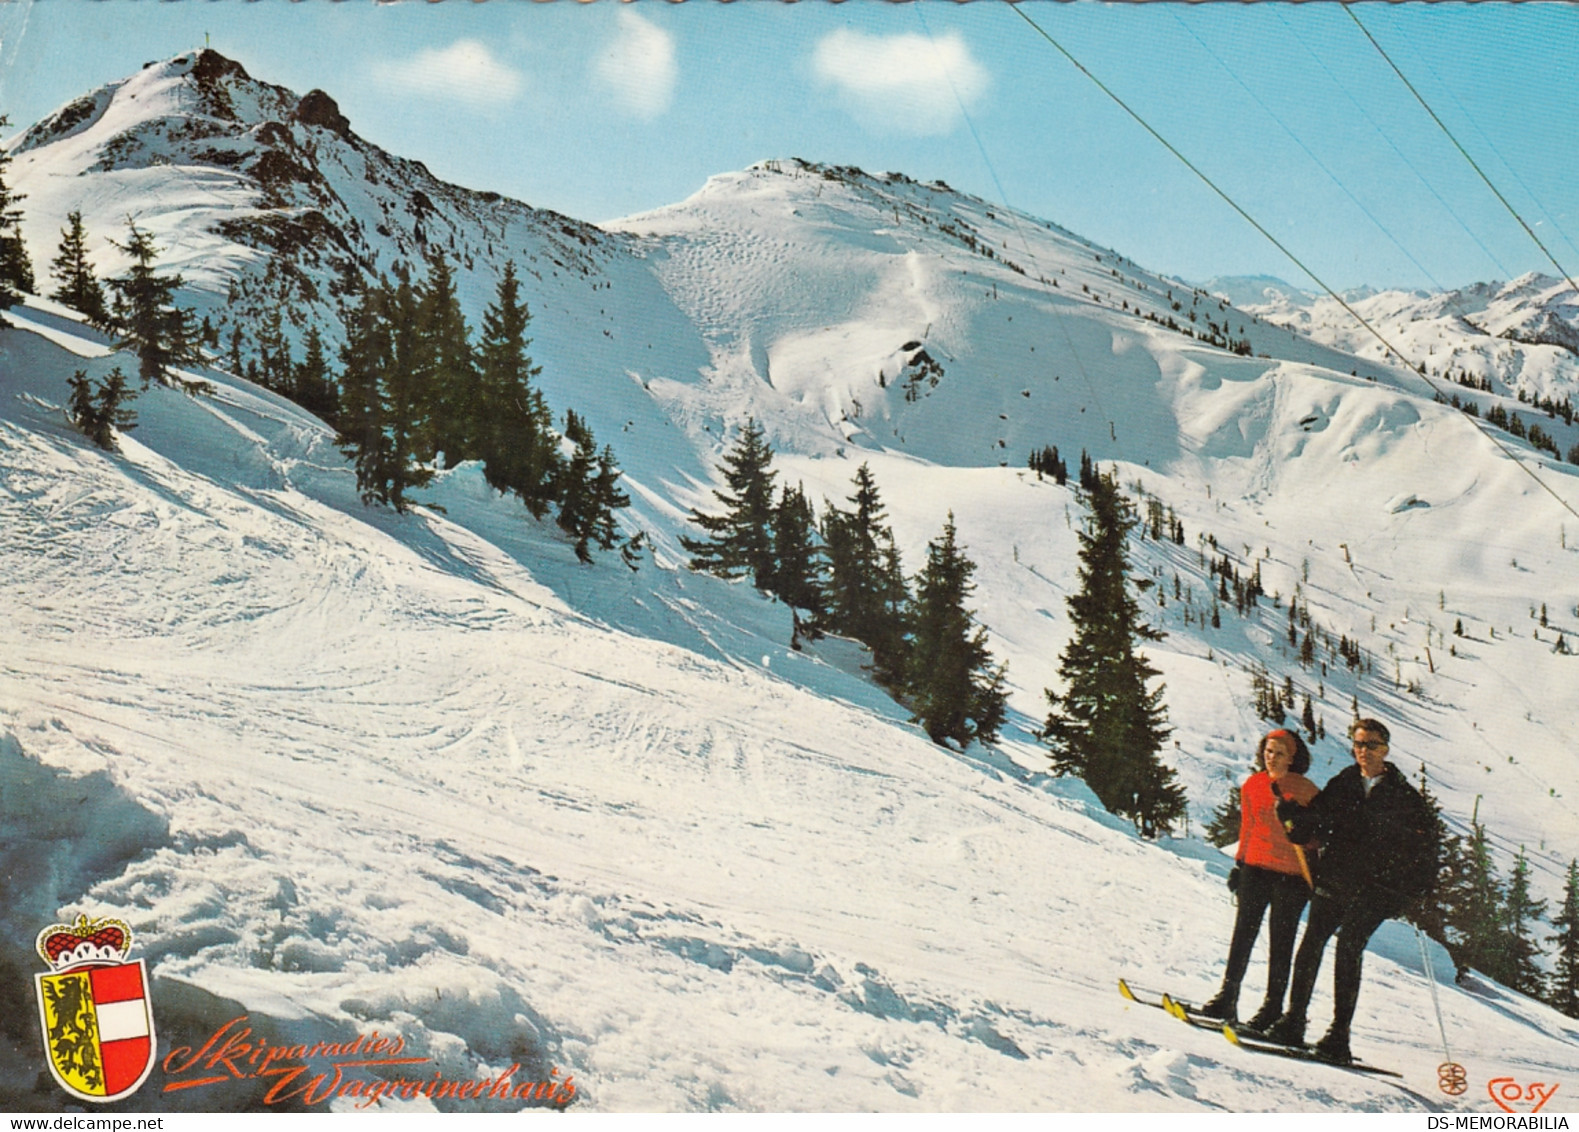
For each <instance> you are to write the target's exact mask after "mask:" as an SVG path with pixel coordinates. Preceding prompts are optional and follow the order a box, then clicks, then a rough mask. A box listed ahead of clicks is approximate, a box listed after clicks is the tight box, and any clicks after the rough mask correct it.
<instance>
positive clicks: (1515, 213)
mask: <svg viewBox="0 0 1579 1132" xmlns="http://www.w3.org/2000/svg"><path fill="white" fill-rule="evenodd" d="M1343 10H1344V11H1345V12H1346V13H1348V16H1349V19H1351V20H1353V21H1354V26H1355V27H1357V28H1359V29H1360V31H1361V32H1362V33H1363V34H1364V36H1365V38H1366V39H1368V40H1370V41H1371V46H1372V47H1374V48H1376V52H1377V54H1379V55H1380V56H1381V57H1382V58H1383V59H1384V60H1386V61H1387V65H1388V66H1389V67H1391V68H1392V70H1393V74H1395V75H1397V76H1398V78H1399V81H1401V82H1402V83H1403V84H1404V86H1406V87H1408V88H1409V93H1410V94H1412V95H1414V96H1415V101H1417V102H1418V103H1420V105H1421V106H1422V107H1423V108H1424V109H1425V112H1426V113H1427V114H1429V115H1430V116H1431V120H1432V121H1433V122H1435V123H1436V124H1437V126H1438V127H1439V128H1440V129H1441V130H1442V133H1444V134H1445V135H1447V139H1448V141H1450V142H1452V143H1453V148H1455V149H1457V150H1458V152H1459V153H1460V155H1462V156H1463V158H1464V160H1465V161H1467V162H1469V167H1470V168H1471V169H1473V170H1474V171H1475V172H1476V173H1477V174H1479V176H1480V179H1481V180H1482V181H1484V182H1485V183H1486V187H1487V188H1488V189H1490V190H1491V192H1492V195H1493V196H1495V197H1496V198H1497V199H1498V200H1499V201H1501V202H1502V207H1504V208H1506V209H1507V210H1508V214H1509V215H1510V216H1512V217H1513V219H1515V220H1517V221H1518V222H1519V227H1521V228H1523V229H1524V231H1525V233H1526V234H1527V235H1528V236H1529V237H1530V239H1531V240H1534V241H1535V246H1536V247H1538V248H1540V249H1541V251H1542V253H1544V254H1545V256H1546V258H1547V259H1549V260H1550V261H1551V264H1552V266H1553V267H1555V268H1556V269H1557V272H1558V274H1559V275H1561V276H1562V277H1563V278H1564V279H1566V280H1567V281H1568V286H1570V287H1572V288H1573V289H1574V291H1575V293H1579V283H1575V282H1574V280H1573V276H1572V275H1570V274H1569V273H1568V271H1567V269H1566V268H1564V267H1563V265H1562V264H1560V263H1558V262H1557V257H1556V256H1554V255H1552V253H1551V251H1550V249H1548V248H1547V246H1546V245H1545V244H1544V243H1542V242H1541V238H1540V237H1539V236H1537V235H1536V234H1535V229H1533V228H1531V227H1530V226H1529V225H1528V224H1527V223H1525V220H1524V217H1522V216H1520V215H1519V210H1518V209H1516V208H1514V207H1513V205H1512V204H1510V203H1509V201H1508V198H1507V197H1505V196H1503V195H1502V192H1501V190H1499V189H1498V188H1497V186H1496V185H1494V184H1492V182H1491V178H1490V177H1488V176H1486V171H1485V170H1484V169H1482V168H1481V167H1480V165H1479V164H1478V163H1477V162H1476V161H1475V159H1474V158H1473V157H1471V156H1470V155H1469V150H1467V149H1465V148H1464V146H1463V144H1462V143H1460V142H1459V140H1458V138H1457V137H1455V136H1454V134H1453V131H1452V130H1450V129H1448V128H1447V123H1446V122H1444V121H1442V119H1441V118H1440V117H1438V116H1437V112H1436V111H1435V110H1433V109H1431V104H1430V103H1429V102H1427V101H1426V100H1425V96H1424V95H1422V94H1421V93H1420V92H1419V91H1418V90H1417V89H1415V84H1414V83H1412V82H1410V81H1409V77H1408V76H1407V75H1405V74H1404V73H1403V71H1402V70H1400V69H1399V67H1398V64H1397V63H1394V62H1393V57H1392V56H1391V55H1389V54H1387V50H1386V49H1385V48H1384V47H1383V46H1382V45H1381V44H1380V43H1378V42H1377V41H1376V37H1375V36H1374V35H1372V34H1371V32H1370V29H1369V28H1367V27H1366V26H1365V25H1364V24H1363V23H1361V22H1360V17H1359V16H1358V15H1357V14H1355V11H1354V7H1353V5H1351V4H1344V5H1343Z"/></svg>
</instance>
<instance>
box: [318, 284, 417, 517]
mask: <svg viewBox="0 0 1579 1132" xmlns="http://www.w3.org/2000/svg"><path fill="white" fill-rule="evenodd" d="M402 282H403V283H404V281H402ZM401 302H405V303H406V309H407V311H409V307H410V289H409V286H407V287H406V290H405V293H404V295H403V296H402V294H401V293H400V292H399V291H398V290H396V289H392V288H390V287H388V286H387V285H378V286H373V285H368V286H366V287H364V289H363V291H362V294H361V296H360V297H359V301H358V303H357V305H356V306H354V307H353V308H351V310H350V311H349V312H348V313H347V317H346V324H345V346H344V347H343V348H342V350H341V355H340V356H341V362H342V365H343V367H344V368H343V372H342V375H341V379H340V387H341V409H340V413H339V417H338V422H337V423H338V428H339V436H338V439H337V443H338V444H339V445H340V447H341V449H342V450H343V451H344V452H345V453H346V454H347V455H348V456H351V457H352V459H353V460H354V461H355V464H356V486H357V490H358V491H359V492H360V493H361V495H362V498H363V500H365V501H367V502H373V501H375V500H376V501H378V502H380V503H388V504H390V505H392V506H393V507H394V508H395V510H396V511H405V510H406V508H407V507H408V506H409V503H408V501H407V499H406V493H407V492H408V491H411V490H413V489H415V488H419V487H422V486H423V485H425V484H426V483H427V482H428V481H429V480H430V479H431V478H432V475H433V473H432V470H431V469H428V468H426V467H423V466H422V465H421V464H420V463H418V462H417V460H416V456H415V451H414V440H413V436H414V433H415V431H416V429H417V428H418V427H420V424H421V418H420V403H419V400H418V398H417V397H416V391H415V388H414V383H413V382H412V380H411V375H410V373H409V371H408V369H407V368H406V367H407V365H408V364H409V358H410V355H409V351H410V349H411V346H410V343H409V342H407V343H406V344H405V349H406V350H407V354H406V357H405V358H402V357H401V345H402V344H401V341H400V336H401V332H402V330H403V329H404V327H403V324H402V322H401V321H400V316H401V313H402V312H401V306H400V304H401Z"/></svg>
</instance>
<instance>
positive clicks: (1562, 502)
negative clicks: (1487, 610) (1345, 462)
mask: <svg viewBox="0 0 1579 1132" xmlns="http://www.w3.org/2000/svg"><path fill="white" fill-rule="evenodd" d="M1010 8H1011V10H1012V11H1013V12H1014V14H1015V15H1017V16H1019V17H1020V18H1021V19H1022V20H1024V21H1025V22H1026V23H1027V24H1029V25H1030V26H1031V28H1032V29H1033V30H1034V31H1035V32H1036V33H1037V34H1038V35H1040V36H1041V37H1042V38H1043V39H1045V40H1046V41H1047V42H1048V43H1049V44H1051V45H1052V47H1053V48H1054V49H1055V50H1056V51H1057V52H1058V53H1059V54H1060V55H1062V56H1063V57H1064V58H1065V59H1066V60H1068V61H1069V63H1070V65H1071V66H1073V67H1074V68H1075V69H1076V70H1077V71H1079V72H1080V73H1081V74H1082V75H1084V76H1085V77H1086V78H1088V79H1090V80H1091V82H1092V83H1094V84H1095V85H1096V87H1097V89H1099V90H1100V91H1102V93H1103V94H1105V95H1107V96H1108V98H1110V99H1112V100H1113V102H1115V103H1117V104H1118V106H1119V108H1120V109H1122V110H1123V111H1124V112H1125V113H1126V114H1128V115H1129V116H1130V117H1131V118H1133V119H1134V120H1135V122H1136V123H1137V124H1138V125H1139V126H1140V127H1141V128H1142V129H1144V130H1145V131H1146V132H1147V133H1148V134H1150V135H1151V136H1152V137H1153V138H1154V139H1156V141H1157V143H1158V144H1159V145H1161V146H1162V147H1163V148H1164V149H1166V150H1167V151H1168V152H1169V153H1171V154H1173V156H1174V157H1176V158H1178V160H1179V161H1180V162H1181V163H1183V165H1184V166H1185V168H1187V169H1188V170H1190V172H1192V173H1194V174H1195V175H1196V177H1197V178H1199V179H1200V180H1201V182H1202V183H1204V184H1205V185H1206V187H1207V188H1209V189H1211V190H1212V192H1214V193H1216V194H1217V195H1218V196H1219V197H1221V198H1222V200H1223V201H1224V202H1225V203H1226V204H1227V205H1228V206H1229V207H1230V208H1232V209H1233V210H1234V211H1235V212H1236V213H1238V214H1239V216H1240V217H1241V218H1242V219H1243V220H1244V221H1245V222H1246V223H1247V224H1249V225H1250V226H1251V227H1252V228H1254V229H1255V230H1256V231H1257V232H1259V233H1261V235H1262V236H1263V237H1265V238H1266V240H1267V241H1268V242H1269V243H1271V244H1272V246H1273V247H1275V248H1277V250H1278V251H1280V252H1282V253H1283V254H1284V255H1285V256H1287V257H1288V259H1289V260H1290V261H1291V262H1292V263H1293V264H1294V266H1296V267H1298V268H1299V269H1300V270H1301V271H1303V272H1304V273H1305V274H1306V275H1307V276H1309V277H1310V278H1311V279H1312V280H1313V281H1314V282H1315V283H1316V285H1317V286H1318V287H1320V288H1321V289H1322V290H1323V291H1325V292H1326V293H1327V295H1328V296H1329V297H1330V298H1331V299H1332V300H1333V301H1334V302H1336V303H1337V304H1338V305H1339V306H1340V307H1342V308H1343V309H1344V310H1345V311H1347V312H1348V313H1349V315H1350V317H1352V318H1353V319H1354V320H1355V321H1356V322H1358V323H1359V324H1360V325H1361V326H1363V327H1364V328H1365V329H1366V330H1367V331H1368V332H1369V333H1370V334H1371V336H1372V337H1374V338H1375V339H1376V340H1377V341H1378V342H1380V343H1381V344H1382V347H1383V349H1384V350H1385V351H1387V353H1388V354H1389V355H1392V356H1396V357H1397V358H1398V359H1399V360H1400V361H1401V362H1402V363H1403V365H1404V368H1405V369H1406V370H1408V371H1409V372H1411V373H1414V374H1416V376H1418V377H1419V378H1420V380H1421V381H1423V382H1425V384H1426V385H1427V387H1429V388H1430V390H1431V392H1432V395H1433V396H1434V397H1436V398H1438V399H1441V400H1444V401H1445V400H1446V398H1445V397H1443V396H1442V390H1441V389H1440V388H1439V387H1438V386H1437V383H1436V382H1434V381H1432V380H1431V377H1430V375H1429V374H1427V373H1426V371H1425V366H1424V364H1421V365H1420V366H1418V367H1416V366H1413V365H1411V364H1410V363H1409V361H1408V358H1407V355H1406V354H1405V353H1404V352H1403V351H1402V350H1400V349H1399V348H1397V347H1396V346H1394V345H1393V344H1392V343H1391V342H1390V341H1388V339H1387V337H1386V336H1385V335H1383V334H1382V332H1381V331H1379V330H1377V329H1376V327H1375V326H1373V325H1371V323H1370V321H1369V320H1367V319H1366V318H1365V316H1364V315H1362V314H1360V312H1359V311H1357V310H1355V309H1354V306H1353V305H1352V304H1351V303H1349V302H1348V301H1347V300H1346V299H1344V297H1343V296H1342V295H1340V294H1338V292H1337V291H1336V290H1334V289H1333V288H1332V287H1331V286H1329V285H1328V284H1327V283H1326V281H1325V280H1323V279H1322V278H1321V277H1320V276H1319V275H1317V274H1316V273H1315V272H1314V271H1313V270H1311V268H1310V267H1308V266H1307V265H1306V264H1305V262H1304V261H1303V260H1301V259H1300V258H1299V256H1297V255H1296V254H1295V253H1294V252H1293V251H1292V250H1291V249H1290V248H1289V247H1288V246H1287V245H1286V244H1284V243H1283V242H1282V241H1281V240H1279V239H1278V238H1277V237H1276V236H1274V235H1273V234H1272V233H1271V232H1269V231H1268V230H1267V229H1266V227H1265V226H1264V225H1262V224H1261V222H1260V221H1258V220H1257V219H1256V218H1255V217H1254V216H1252V215H1250V213H1249V212H1247V211H1246V210H1245V209H1244V208H1243V207H1242V206H1241V205H1240V204H1239V202H1238V201H1236V200H1234V198H1233V197H1231V196H1229V195H1228V193H1227V192H1226V191H1224V190H1223V189H1222V188H1221V187H1220V186H1219V185H1218V184H1217V182H1215V181H1213V180H1212V179H1211V177H1209V176H1207V175H1206V173H1205V172H1203V171H1202V170H1201V168H1200V167H1199V166H1197V165H1196V164H1195V163H1194V162H1193V161H1191V160H1190V159H1189V158H1188V157H1186V156H1185V155H1184V154H1183V153H1182V152H1181V151H1180V150H1179V149H1178V147H1176V146H1175V145H1174V144H1173V143H1172V142H1170V141H1168V139H1167V138H1165V137H1163V136H1162V134H1161V133H1159V132H1158V131H1157V130H1156V129H1155V128H1154V127H1153V126H1152V125H1151V123H1150V122H1148V121H1147V120H1146V119H1145V118H1144V117H1142V116H1141V115H1140V113H1139V112H1138V111H1136V110H1135V109H1134V108H1133V107H1131V106H1130V105H1129V103H1127V102H1125V101H1124V100H1123V99H1122V98H1121V97H1119V95H1118V94H1117V93H1115V92H1114V91H1113V90H1112V89H1111V88H1110V87H1109V86H1108V85H1107V84H1106V83H1104V82H1103V81H1102V80H1101V79H1100V78H1098V77H1097V76H1096V75H1095V74H1093V73H1092V72H1091V70H1090V69H1089V68H1087V67H1086V66H1085V64H1083V63H1082V62H1080V60H1079V59H1077V58H1075V56H1074V55H1073V54H1072V53H1071V52H1070V51H1069V50H1068V49H1067V48H1066V47H1064V45H1063V44H1061V43H1059V42H1058V40H1056V39H1055V38H1053V36H1052V35H1051V34H1049V33H1048V32H1047V30H1046V29H1045V28H1043V27H1042V26H1041V25H1040V24H1038V23H1037V22H1036V21H1035V20H1033V19H1032V18H1031V17H1030V15H1029V14H1028V13H1027V12H1026V11H1025V6H1024V5H1022V4H1011V5H1010ZM1350 15H1351V16H1352V15H1353V13H1352V12H1351V13H1350ZM1400 77H1402V76H1401V75H1400ZM1406 81H1407V80H1406ZM1466 156H1468V155H1467V154H1466ZM1493 191H1495V189H1493ZM1499 196H1500V194H1499ZM1521 223H1522V221H1521ZM1532 236H1533V233H1532ZM1543 250H1544V249H1543ZM1553 262H1555V261H1553ZM1459 415H1460V416H1462V417H1463V419H1464V420H1466V421H1468V422H1469V424H1470V426H1471V427H1473V428H1474V429H1475V430H1476V431H1477V432H1479V433H1480V434H1481V435H1482V436H1483V437H1485V438H1486V439H1487V440H1489V441H1490V442H1491V443H1492V444H1493V445H1494V446H1495V447H1496V448H1497V450H1498V451H1500V452H1501V453H1502V454H1503V455H1504V456H1506V457H1507V458H1508V459H1509V460H1511V461H1512V462H1513V464H1514V466H1515V467H1517V468H1519V469H1521V470H1522V471H1523V472H1524V473H1525V474H1526V475H1528V476H1529V477H1530V478H1531V479H1532V480H1534V481H1535V483H1536V484H1537V485H1538V486H1539V487H1540V488H1541V490H1542V491H1544V492H1546V494H1548V495H1550V496H1551V497H1552V499H1553V500H1555V501H1556V502H1557V504H1558V506H1560V507H1562V508H1563V510H1565V511H1567V512H1568V513H1569V514H1570V515H1573V516H1574V517H1575V518H1579V510H1575V509H1574V506H1573V504H1571V503H1569V502H1568V501H1567V500H1566V499H1564V498H1563V497H1562V496H1561V495H1559V494H1557V492H1556V490H1555V489H1554V488H1552V487H1551V485H1549V484H1548V483H1547V482H1546V481H1545V480H1543V479H1541V477H1540V476H1538V475H1536V474H1535V472H1534V471H1533V470H1532V469H1531V468H1530V467H1529V466H1528V465H1526V464H1525V463H1524V461H1523V460H1520V459H1519V458H1518V456H1517V455H1516V454H1515V453H1514V452H1513V451H1512V450H1511V449H1509V448H1508V446H1507V445H1505V444H1503V443H1502V441H1500V440H1498V439H1497V437H1496V436H1495V435H1493V434H1492V433H1491V432H1490V431H1489V430H1488V428H1487V427H1486V426H1484V425H1483V424H1481V422H1480V421H1479V420H1478V419H1477V418H1474V417H1470V416H1468V415H1465V414H1459Z"/></svg>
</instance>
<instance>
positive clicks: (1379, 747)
mask: <svg viewBox="0 0 1579 1132" xmlns="http://www.w3.org/2000/svg"><path fill="white" fill-rule="evenodd" d="M1354 749H1355V750H1356V751H1385V750H1386V749H1387V744H1386V743H1383V742H1382V741H1381V740H1380V739H1356V740H1355V741H1354Z"/></svg>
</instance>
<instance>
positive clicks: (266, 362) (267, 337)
mask: <svg viewBox="0 0 1579 1132" xmlns="http://www.w3.org/2000/svg"><path fill="white" fill-rule="evenodd" d="M258 354H259V355H260V364H259V367H258V370H259V376H260V378H261V379H262V383H263V385H264V387H265V388H267V389H272V390H273V391H274V392H276V393H283V394H287V395H288V394H289V393H290V392H291V389H292V386H293V378H294V376H295V374H294V371H295V368H296V367H295V365H294V364H293V362H292V360H291V345H290V341H289V340H288V339H287V338H286V337H285V315H284V312H283V311H281V309H280V308H279V307H278V306H274V307H271V308H270V309H269V312H268V314H266V315H264V316H263V325H262V326H260V327H259V328H258Z"/></svg>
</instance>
